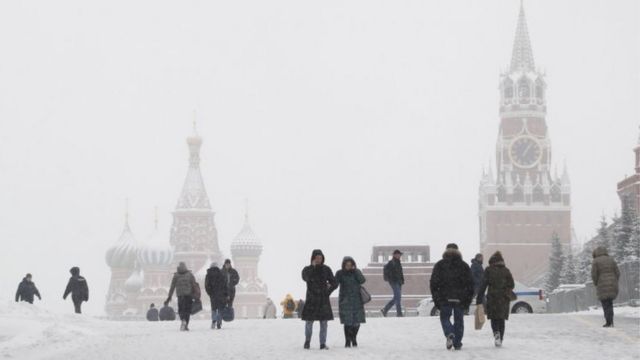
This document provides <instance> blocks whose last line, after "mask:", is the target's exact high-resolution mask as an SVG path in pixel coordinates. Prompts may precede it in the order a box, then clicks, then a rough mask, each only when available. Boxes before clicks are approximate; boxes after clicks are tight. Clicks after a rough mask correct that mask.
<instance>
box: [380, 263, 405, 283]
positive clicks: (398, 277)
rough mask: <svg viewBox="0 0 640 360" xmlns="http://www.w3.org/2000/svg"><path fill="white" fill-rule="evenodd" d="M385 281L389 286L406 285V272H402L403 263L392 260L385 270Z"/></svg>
mask: <svg viewBox="0 0 640 360" xmlns="http://www.w3.org/2000/svg"><path fill="white" fill-rule="evenodd" d="M382 271H383V277H384V281H387V282H388V283H389V284H400V285H404V272H403V271H402V263H401V262H400V260H398V259H395V258H393V259H391V260H389V262H388V263H387V264H386V265H385V266H384V268H383V270H382Z"/></svg>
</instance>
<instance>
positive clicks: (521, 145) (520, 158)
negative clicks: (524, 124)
mask: <svg viewBox="0 0 640 360" xmlns="http://www.w3.org/2000/svg"><path fill="white" fill-rule="evenodd" d="M509 157H510V158H511V162H513V163H514V164H515V165H516V166H518V167H520V168H524V169H528V168H532V167H534V166H536V165H538V163H539V162H540V159H541V158H542V149H541V147H540V143H538V141H537V140H536V139H535V138H533V137H531V136H520V137H517V138H515V139H513V141H512V142H511V145H510V146H509Z"/></svg>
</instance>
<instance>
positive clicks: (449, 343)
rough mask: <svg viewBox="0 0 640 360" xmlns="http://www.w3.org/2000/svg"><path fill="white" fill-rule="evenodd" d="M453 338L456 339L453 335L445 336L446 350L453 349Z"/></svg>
mask: <svg viewBox="0 0 640 360" xmlns="http://www.w3.org/2000/svg"><path fill="white" fill-rule="evenodd" d="M455 337H456V336H455V335H453V334H449V335H447V350H451V348H452V347H453V339H454V338H455Z"/></svg>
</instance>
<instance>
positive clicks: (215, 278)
mask: <svg viewBox="0 0 640 360" xmlns="http://www.w3.org/2000/svg"><path fill="white" fill-rule="evenodd" d="M204 289H205V290H206V291H207V294H208V295H209V298H211V309H212V310H222V309H223V308H224V307H225V306H227V301H228V299H229V286H228V284H227V277H226V276H225V274H224V272H223V271H222V270H220V269H219V268H218V267H211V268H209V269H207V276H205V278H204Z"/></svg>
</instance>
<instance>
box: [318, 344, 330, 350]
mask: <svg viewBox="0 0 640 360" xmlns="http://www.w3.org/2000/svg"><path fill="white" fill-rule="evenodd" d="M320 350H329V347H328V346H327V344H320Z"/></svg>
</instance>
